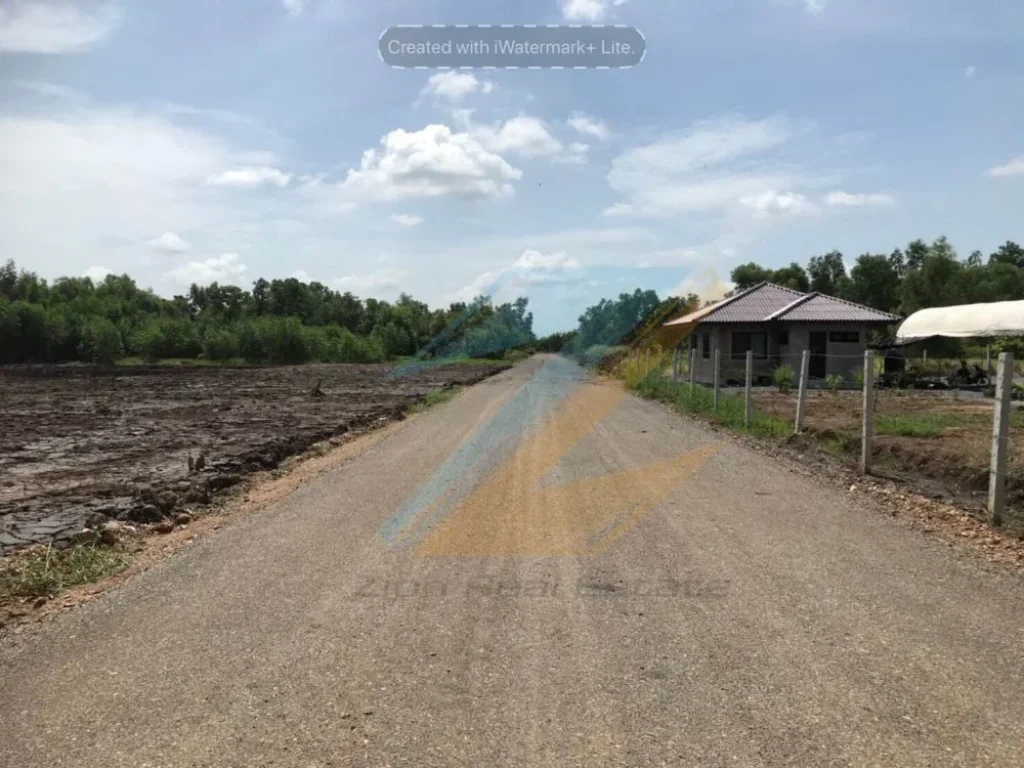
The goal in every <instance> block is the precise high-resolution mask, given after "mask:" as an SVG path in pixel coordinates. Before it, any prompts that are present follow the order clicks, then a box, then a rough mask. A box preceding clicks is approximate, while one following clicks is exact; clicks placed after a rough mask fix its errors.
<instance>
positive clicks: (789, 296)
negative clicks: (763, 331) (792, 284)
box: [666, 283, 899, 325]
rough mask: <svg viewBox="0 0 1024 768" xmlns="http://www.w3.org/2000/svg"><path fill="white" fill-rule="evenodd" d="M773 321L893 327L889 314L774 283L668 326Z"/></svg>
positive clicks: (757, 286) (669, 323)
mask: <svg viewBox="0 0 1024 768" xmlns="http://www.w3.org/2000/svg"><path fill="white" fill-rule="evenodd" d="M771 320H786V321H789V322H805V323H806V322H826V323H851V322H853V323H893V322H896V321H897V320H899V318H898V317H896V316H895V315H890V314H889V313H888V312H879V311H878V310H877V309H872V308H871V307H865V306H863V305H861V304H854V303H853V302H852V301H844V300H843V299H836V298H833V297H832V296H825V295H824V294H821V293H802V292H800V291H794V290H793V289H792V288H784V287H783V286H781V285H775V284H774V283H759V284H758V285H755V286H753V287H751V288H748V289H747V290H745V291H741V292H740V293H737V294H736V295H735V296H730V297H729V298H728V299H723V300H722V301H720V302H718V303H717V304H713V305H711V306H710V307H704V309H700V310H697V311H696V312H691V313H690V314H688V315H686V316H685V317H680V318H678V319H676V320H671V321H669V322H668V323H666V325H686V324H689V323H694V322H701V323H763V322H768V321H771Z"/></svg>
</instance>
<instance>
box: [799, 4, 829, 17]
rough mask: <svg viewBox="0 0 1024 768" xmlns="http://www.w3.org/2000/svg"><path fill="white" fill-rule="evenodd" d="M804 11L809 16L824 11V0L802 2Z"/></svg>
mask: <svg viewBox="0 0 1024 768" xmlns="http://www.w3.org/2000/svg"><path fill="white" fill-rule="evenodd" d="M803 3H804V10H805V11H807V12H808V13H811V14H815V15H816V14H819V13H821V12H823V11H824V10H825V0H803Z"/></svg>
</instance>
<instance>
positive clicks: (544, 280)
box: [453, 248, 584, 301]
mask: <svg viewBox="0 0 1024 768" xmlns="http://www.w3.org/2000/svg"><path fill="white" fill-rule="evenodd" d="M583 275H584V270H583V265H582V264H581V263H580V262H579V261H578V260H577V259H574V258H572V257H571V256H567V255H566V254H565V252H564V251H558V252H553V253H542V252H541V251H538V250H534V249H532V248H531V249H527V250H525V251H523V252H522V253H521V254H520V255H519V257H518V258H517V259H516V260H515V261H514V262H512V264H511V266H507V267H498V268H495V269H491V270H488V271H486V272H483V273H481V274H479V275H477V276H476V278H474V279H473V281H472V282H471V283H469V285H466V286H465V287H463V288H462V290H460V291H459V292H458V293H457V294H456V296H455V297H453V298H455V299H459V300H462V301H470V300H472V299H474V298H476V297H477V296H481V295H489V296H492V297H493V298H496V299H499V300H500V299H507V298H512V297H514V296H521V295H522V294H523V293H525V292H526V291H527V289H529V288H530V287H531V286H539V285H554V284H565V283H574V282H578V281H579V280H581V279H582V278H583Z"/></svg>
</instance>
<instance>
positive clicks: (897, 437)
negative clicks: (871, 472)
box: [755, 390, 1024, 516]
mask: <svg viewBox="0 0 1024 768" xmlns="http://www.w3.org/2000/svg"><path fill="white" fill-rule="evenodd" d="M755 402H756V403H757V407H758V408H759V409H760V410H762V411H764V412H765V413H768V414H771V415H774V416H777V417H778V418H780V419H783V420H784V421H787V422H789V423H792V421H793V418H794V416H795V413H796V393H795V392H791V393H788V394H781V393H779V392H758V393H756V394H755ZM862 404H863V395H862V393H860V392H853V391H841V392H822V391H815V392H809V393H808V397H807V415H806V421H805V425H806V431H807V433H808V434H809V435H810V436H812V437H814V438H816V439H817V440H819V441H821V442H822V443H824V444H825V445H826V447H829V448H833V449H835V450H837V451H840V452H848V453H857V452H859V451H860V425H861V413H862V407H863V405H862ZM992 418H993V401H992V400H991V399H989V398H984V397H978V396H976V395H973V394H964V393H961V394H956V393H954V392H914V391H897V390H878V391H877V392H876V399H875V435H876V437H875V451H876V461H877V462H878V464H879V465H880V466H888V467H891V468H893V469H896V470H899V471H903V472H910V473H914V474H918V475H921V476H923V477H926V478H931V479H934V480H939V481H942V482H943V483H945V484H946V485H948V486H949V487H950V488H951V489H952V490H954V491H957V492H959V493H962V494H965V495H970V496H977V497H979V498H980V497H981V496H982V495H983V494H984V493H985V492H987V490H988V472H989V463H990V461H991V447H992ZM1010 441H1011V442H1010V477H1009V478H1008V480H1007V486H1008V490H1009V498H1010V501H1011V504H1012V505H1013V506H1014V507H1016V509H1017V512H1018V516H1019V515H1020V514H1021V513H1022V512H1024V412H1021V411H1020V410H1014V414H1013V421H1012V426H1011V429H1010Z"/></svg>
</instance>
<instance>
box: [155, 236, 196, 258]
mask: <svg viewBox="0 0 1024 768" xmlns="http://www.w3.org/2000/svg"><path fill="white" fill-rule="evenodd" d="M147 245H149V247H150V248H153V249H154V250H157V251H163V252H164V253H188V252H189V251H191V250H192V244H191V243H189V242H187V241H185V240H183V239H182V238H181V237H180V236H179V235H177V234H176V233H174V232H164V233H163V234H162V235H160V237H155V238H153V239H152V240H150V241H149V242H148V243H147Z"/></svg>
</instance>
